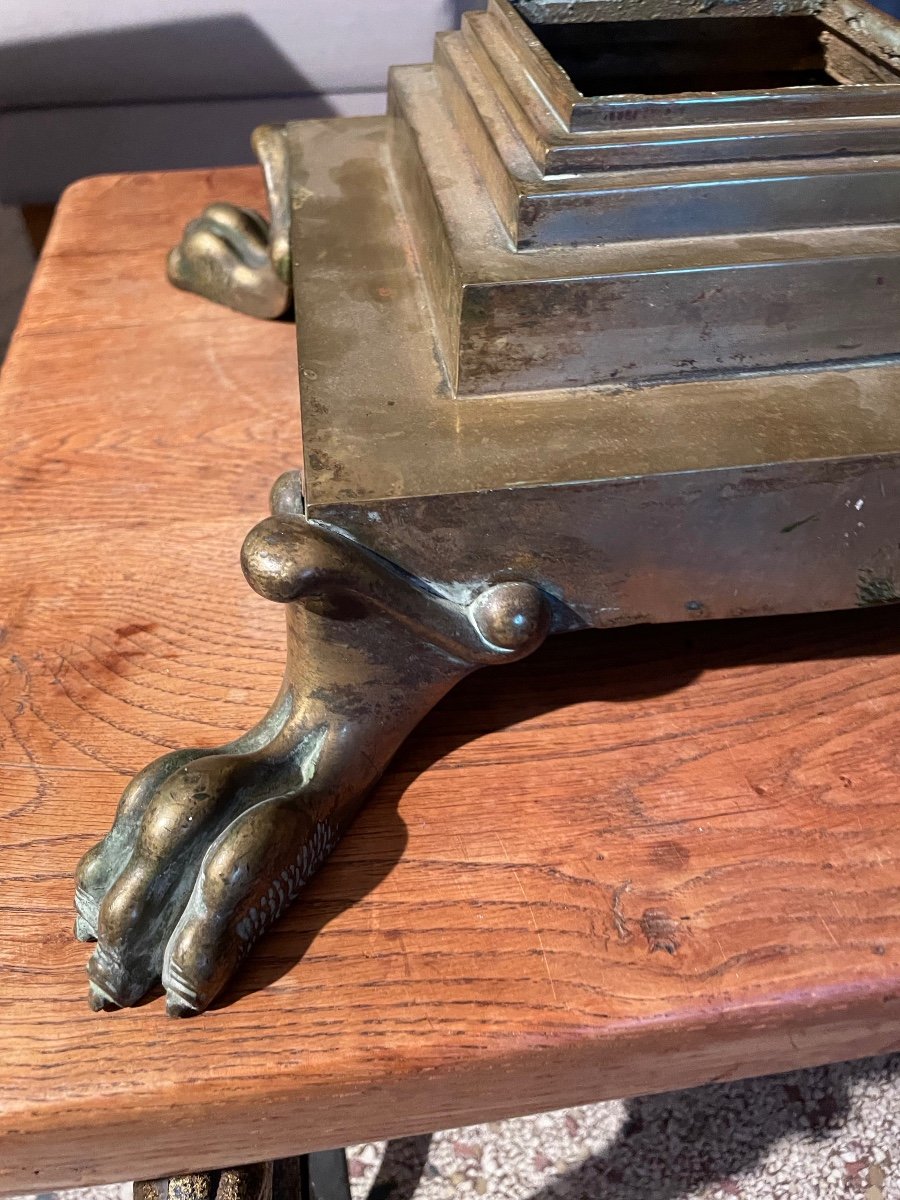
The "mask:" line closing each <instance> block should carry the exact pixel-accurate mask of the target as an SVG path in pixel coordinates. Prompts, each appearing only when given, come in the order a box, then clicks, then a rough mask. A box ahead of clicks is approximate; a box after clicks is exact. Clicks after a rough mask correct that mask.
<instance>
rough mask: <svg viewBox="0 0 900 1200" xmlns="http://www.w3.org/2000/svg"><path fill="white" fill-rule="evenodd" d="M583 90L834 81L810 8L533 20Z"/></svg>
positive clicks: (731, 88) (740, 87) (661, 92)
mask: <svg viewBox="0 0 900 1200" xmlns="http://www.w3.org/2000/svg"><path fill="white" fill-rule="evenodd" d="M530 25H531V29H532V32H533V33H534V34H535V35H536V36H537V37H538V38H539V40H540V41H541V42H542V43H543V45H544V47H545V48H546V49H547V50H548V51H549V52H550V54H551V55H552V56H553V57H554V58H555V59H556V61H557V63H559V65H560V66H561V67H562V69H563V70H564V71H565V72H566V74H567V75H568V76H569V78H570V79H571V80H572V83H573V84H574V86H575V88H576V89H577V90H578V91H579V92H581V94H582V95H583V96H592V97H593V96H615V95H641V96H665V95H677V94H678V93H683V92H723V91H724V92H735V91H751V90H752V91H758V90H762V91H769V90H772V89H776V88H787V87H809V86H822V85H823V84H825V85H836V84H838V83H839V82H841V80H839V79H838V78H836V77H835V76H834V75H833V74H831V73H830V71H829V69H828V66H829V64H828V61H827V57H826V46H825V44H824V42H823V38H822V34H823V32H825V27H824V26H823V25H822V23H821V22H820V21H818V20H816V18H815V17H811V16H790V17H686V18H679V19H669V20H655V21H648V20H644V21H640V20H638V21H592V22H571V23H559V24H542V23H536V22H535V23H530Z"/></svg>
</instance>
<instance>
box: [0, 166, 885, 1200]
mask: <svg viewBox="0 0 900 1200" xmlns="http://www.w3.org/2000/svg"><path fill="white" fill-rule="evenodd" d="M221 198H227V199H231V200H236V201H238V202H244V203H258V202H259V201H260V199H261V197H260V187H259V183H258V179H257V173H256V172H255V171H253V170H249V169H246V170H245V169H239V170H229V171H215V172H211V173H201V172H195V173H188V174H177V175H140V176H124V177H116V178H103V179H94V180H89V181H86V182H83V183H81V184H78V185H77V186H76V187H74V188H73V189H71V190H70V191H69V192H68V193H67V194H66V196H65V198H64V200H63V202H62V204H61V206H60V210H59V214H58V217H57V219H56V223H55V225H54V228H53V230H52V233H51V236H50V241H49V244H48V246H47V249H46V251H45V254H44V257H43V260H42V262H41V265H40V267H39V270H38V274H37V278H36V281H35V284H34V287H33V289H32V292H31V295H30V297H29V300H28V303H27V306H26V309H25V314H24V317H23V319H22V323H21V326H20V329H19V332H18V335H17V337H16V339H15V341H14V343H13V347H12V350H11V353H10V356H9V359H8V361H7V364H6V366H5V368H4V371H3V376H2V386H0V400H2V407H3V413H2V416H0V427H2V428H3V430H4V432H5V437H4V439H3V448H2V451H0V453H2V469H0V490H2V512H3V518H2V523H0V598H2V604H0V613H2V619H3V626H4V628H3V631H2V646H3V654H4V673H3V678H2V719H3V725H2V751H0V764H2V769H0V1192H3V1191H5V1192H10V1191H17V1190H19V1191H24V1190H28V1191H38V1190H40V1191H45V1190H47V1189H48V1188H51V1187H56V1186H60V1185H75V1184H85V1183H93V1182H100V1181H113V1180H118V1179H126V1178H132V1177H135V1176H155V1175H161V1174H164V1173H168V1172H173V1171H176V1170H179V1169H185V1168H202V1167H208V1166H223V1165H227V1164H234V1163H238V1162H243V1161H248V1160H253V1159H257V1158H261V1157H267V1156H272V1155H279V1154H286V1153H288V1152H299V1151H301V1150H304V1149H310V1148H324V1147H326V1146H332V1145H340V1144H344V1143H346V1142H348V1141H350V1140H357V1139H364V1138H375V1137H381V1136H387V1135H397V1134H402V1133H411V1132H413V1131H422V1130H426V1129H432V1128H440V1127H446V1126H448V1125H451V1124H457V1123H462V1122H468V1121H474V1120H481V1119H488V1118H494V1117H500V1116H505V1115H509V1114H515V1113H522V1112H525V1111H529V1110H538V1109H541V1108H550V1107H555V1106H558V1105H563V1104H577V1103H579V1102H582V1101H588V1100H596V1099H599V1098H602V1097H611V1096H621V1095H626V1094H630V1093H631V1094H633V1093H639V1092H646V1091H652V1090H660V1089H666V1088H672V1087H679V1086H684V1085H690V1084H697V1083H701V1082H705V1081H709V1080H718V1079H730V1078H734V1077H737V1076H741V1075H748V1074H758V1073H762V1072H766V1071H775V1070H783V1069H787V1068H791V1067H797V1066H803V1065H808V1064H813V1063H819V1062H823V1061H826V1060H831V1059H839V1058H845V1057H853V1056H858V1055H863V1054H868V1053H875V1052H880V1051H885V1050H889V1049H894V1048H896V1047H897V1046H898V1045H900V820H898V808H897V800H898V784H900V704H898V692H900V671H898V667H900V629H898V620H897V617H898V613H897V611H896V610H891V609H890V608H884V609H869V610H866V611H858V612H850V613H841V614H836V615H831V616H827V617H796V618H790V619H785V620H774V619H773V620H768V621H758V622H749V621H746V622H733V623H728V624H716V623H708V624H707V623H694V624H690V625H680V626H671V627H666V628H657V629H630V630H622V631H619V632H615V633H591V634H578V635H569V636H568V637H564V638H559V639H555V640H551V642H550V643H549V644H547V645H546V646H545V648H544V649H542V650H541V651H540V652H539V653H538V654H537V655H535V656H534V658H532V659H530V660H528V661H525V662H523V663H520V664H517V665H514V666H510V667H505V668H495V669H493V671H491V672H484V673H482V674H480V675H476V676H473V677H472V678H471V679H470V680H468V681H467V682H466V683H465V684H464V685H463V686H462V687H460V688H459V689H458V690H457V692H456V693H455V694H454V695H452V696H451V697H450V698H449V700H447V701H446V702H445V703H443V704H442V705H441V706H440V707H439V708H438V709H437V710H436V711H435V712H434V713H433V714H432V715H431V716H430V717H429V718H428V719H427V720H426V721H425V723H424V724H423V725H422V726H421V728H420V729H419V731H418V732H417V733H416V734H415V736H414V737H413V738H411V739H410V741H409V743H408V744H407V745H406V747H405V748H404V749H403V750H402V751H401V753H400V755H399V756H398V758H397V760H396V762H395V764H394V766H393V767H392V769H391V771H390V773H389V775H388V776H387V778H386V779H385V780H384V782H383V783H382V785H381V786H380V788H379V789H378V791H377V794H376V795H375V797H374V798H373V800H372V802H371V803H370V805H369V806H368V808H367V809H366V810H365V812H364V814H363V815H362V816H361V817H360V819H359V820H358V822H357V824H356V825H355V827H354V829H353V831H352V832H351V834H350V836H348V838H347V839H346V841H344V842H343V843H342V844H341V846H340V848H339V849H338V851H337V852H336V853H335V855H334V857H333V859H332V860H331V861H330V862H329V863H328V864H327V866H326V867H325V868H324V870H323V871H322V873H321V875H320V876H319V877H318V878H317V879H316V880H315V881H314V882H313V883H312V884H311V885H310V887H309V888H308V889H307V890H306V892H305V893H304V894H303V896H302V897H301V900H300V901H299V902H298V903H297V905H296V906H295V907H294V909H293V910H292V911H291V912H290V913H289V914H288V915H287V916H285V917H284V918H283V919H282V921H281V922H280V924H279V925H278V926H277V927H276V929H275V930H274V931H273V932H272V933H271V934H270V935H269V936H268V937H267V938H266V939H265V941H264V942H263V943H261V944H260V945H259V946H258V948H257V950H256V952H255V953H254V955H253V956H252V958H251V960H250V961H249V962H248V964H247V966H246V967H245V969H244V970H243V972H242V974H241V975H240V976H239V978H238V980H237V983H236V985H235V986H234V987H232V989H231V990H230V991H229V993H228V994H227V996H226V998H225V1000H224V1002H223V1003H222V1004H221V1005H220V1006H218V1007H216V1008H215V1009H213V1010H212V1011H210V1012H209V1013H207V1014H205V1015H204V1016H202V1017H199V1018H196V1019H193V1020H188V1021H174V1020H170V1019H167V1018H166V1017H165V1015H164V1011H163V1001H162V999H161V998H160V997H155V998H153V999H151V1000H150V1001H149V1002H148V1003H145V1004H143V1005H142V1006H140V1007H138V1008H136V1009H133V1010H130V1011H125V1012H114V1013H93V1012H91V1011H90V1010H89V1009H88V1007H87V1003H86V978H85V975H84V963H85V960H86V958H87V956H88V954H89V948H88V947H86V946H84V945H81V944H79V943H77V942H75V941H74V940H73V938H72V936H71V928H72V872H73V869H74V867H75V864H76V862H77V860H78V858H79V856H80V855H81V854H82V853H83V851H84V850H86V849H87V847H88V846H90V845H91V844H92V842H93V841H94V840H95V839H96V838H97V837H98V836H99V835H100V834H101V833H103V832H104V831H105V830H106V829H107V827H108V826H109V823H110V820H111V818H112V815H113V810H114V808H115V804H116V801H117V798H118V794H119V792H120V791H121V789H122V787H123V785H124V784H125V782H126V781H127V779H128V778H129V776H130V775H131V774H132V772H134V771H135V770H137V769H138V768H139V767H141V766H142V765H143V764H144V763H145V762H146V761H147V760H148V759H150V758H152V757H154V756H156V755H157V754H159V753H160V752H161V751H162V750H163V749H165V748H168V747H174V746H179V745H182V744H195V743H196V742H197V741H198V740H199V741H208V743H209V744H210V745H212V744H215V743H217V742H220V741H222V740H224V739H225V738H228V737H230V736H232V735H234V734H235V733H237V732H238V731H239V730H241V729H243V728H244V727H245V726H246V725H247V724H248V723H249V722H251V721H252V720H253V719H255V718H256V717H257V716H258V715H260V714H261V713H262V712H263V710H264V709H265V707H266V705H267V703H268V702H269V700H270V699H271V698H272V696H273V695H274V692H275V689H276V687H277V684H278V679H279V675H280V670H281V664H282V647H283V641H284V635H283V620H284V613H283V611H281V610H280V609H279V608H278V607H277V606H275V605H270V604H267V603H266V602H265V601H263V600H261V599H259V598H258V597H257V596H255V595H254V594H253V593H251V591H250V589H249V588H248V587H247V585H246V584H245V582H244V581H243V579H242V577H241V572H240V568H239V565H238V551H239V547H240V543H241V539H242V537H243V534H244V533H245V532H246V530H247V529H248V528H249V527H250V526H251V525H252V524H253V523H254V522H255V521H256V520H257V519H258V518H259V517H260V516H262V515H264V514H265V512H266V507H267V501H266V497H267V491H268V487H269V484H270V483H271V482H272V480H273V479H274V478H275V477H276V476H277V475H278V474H279V473H280V472H281V471H283V470H285V469H286V468H289V467H292V466H294V465H296V463H297V461H298V458H299V454H298V434H297V429H298V422H297V395H296V391H297V385H296V369H295V362H294V344H293V343H294V338H293V329H292V327H291V326H290V325H289V324H268V325H266V324H260V323H257V322H254V321H253V320H251V319H250V318H245V317H241V316H237V315H235V314H232V313H229V312H226V311H224V310H221V309H217V308H215V307H214V306H213V305H211V304H208V303H206V302H204V301H202V300H199V299H197V298H195V297H192V296H188V295H185V294H182V293H179V292H176V291H174V290H172V289H171V288H170V287H168V285H167V284H166V282H165V279H164V275H163V260H164V255H165V251H166V249H167V248H168V247H169V246H170V245H171V244H172V243H173V242H174V240H175V239H176V237H177V235H178V233H179V230H180V227H181V226H182V224H183V223H184V222H185V220H187V219H188V218H189V217H191V216H193V215H195V214H196V213H198V212H199V210H200V209H201V208H202V206H203V205H204V204H205V203H207V202H208V201H210V200H213V199H221Z"/></svg>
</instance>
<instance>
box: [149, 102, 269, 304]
mask: <svg viewBox="0 0 900 1200" xmlns="http://www.w3.org/2000/svg"><path fill="white" fill-rule="evenodd" d="M253 145H254V149H255V150H256V153H257V156H258V158H259V160H260V162H261V164H262V167H263V173H264V175H265V179H266V187H267V192H268V200H269V210H270V212H271V216H272V219H271V223H270V222H268V221H266V220H265V219H264V218H263V217H261V216H260V214H259V213H257V212H254V211H253V210H252V209H249V208H240V207H238V206H237V205H236V204H226V203H217V204H210V205H209V206H208V207H207V208H205V209H204V210H203V212H202V213H201V214H200V216H199V217H197V218H196V220H194V221H191V222H190V223H189V224H188V226H187V228H186V229H185V231H184V233H183V234H182V237H181V241H180V242H179V244H178V245H177V246H176V247H175V248H174V249H173V250H172V251H171V252H170V254H169V258H168V263H167V273H168V276H169V280H170V282H171V283H174V284H175V286H176V287H178V288H181V289H182V290H183V291H187V292H196V293H197V295H199V296H205V297H206V299H207V300H214V301H215V302H216V303H217V304H224V305H227V307H228V308H233V309H236V310H237V311H238V312H242V313H246V314H247V315H248V316H251V317H262V318H264V319H273V318H275V317H280V316H283V315H284V313H286V312H287V311H288V309H289V308H290V306H291V263H290V247H289V243H288V230H289V222H290V216H289V205H290V199H289V195H288V184H287V150H286V147H285V142H284V134H283V129H282V128H281V127H280V126H277V125H263V126H262V127H261V128H259V129H257V130H256V131H255V132H254V134H253Z"/></svg>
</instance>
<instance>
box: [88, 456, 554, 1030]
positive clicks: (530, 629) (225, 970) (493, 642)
mask: <svg viewBox="0 0 900 1200" xmlns="http://www.w3.org/2000/svg"><path fill="white" fill-rule="evenodd" d="M273 501H274V504H273V507H274V509H275V514H276V515H274V516H273V517H270V518H269V519H268V520H266V521H263V522H262V523H261V524H260V525H258V526H257V527H256V528H255V529H254V530H253V531H252V532H251V533H250V534H249V536H248V537H247V539H246V541H245V543H244V548H243V556H242V558H243V566H244V571H245V574H246V575H247V578H248V579H249V581H250V583H251V584H252V586H253V587H254V588H255V589H256V590H257V591H258V592H259V593H261V594H262V595H263V596H265V597H267V598H269V599H272V600H277V601H281V602H283V603H285V604H286V606H287V618H288V620H287V624H288V659H287V669H286V672H285V677H284V682H283V684H282V687H281V690H280V693H279V695H278V698H277V699H276V701H275V703H274V704H273V706H272V708H271V709H270V711H269V712H268V714H267V715H266V716H265V717H264V718H263V719H262V721H260V722H259V724H258V725H256V726H255V727H254V728H253V729H252V730H251V731H250V732H249V733H246V734H244V735H243V736H242V737H240V738H238V739H237V740H236V741H234V742H231V743H229V744H228V745H225V746H221V747H218V748H217V749H214V750H208V749H207V750H201V749H191V750H180V751H175V752H173V753H171V754H167V755H165V756H164V757H162V758H160V759H158V760H157V761H156V762H154V763H152V764H151V765H150V766H148V767H146V768H145V769H144V770H143V771H142V772H141V773H140V774H139V775H137V776H136V777H135V779H134V780H133V781H132V783H131V784H130V785H129V786H128V787H127V788H126V790H125V792H124V794H123V796H122V798H121V800H120V803H119V808H118V812H117V814H116V818H115V822H114V824H113V827H112V829H111V831H110V832H109V834H108V835H107V836H106V837H105V838H104V839H103V840H102V841H101V842H100V843H99V844H98V845H97V846H96V847H94V849H92V850H91V851H89V852H88V854H87V855H85V857H84V859H83V860H82V862H81V864H80V866H79V869H78V877H77V898H76V908H77V912H78V917H77V922H76V933H77V934H78V936H79V937H81V938H83V939H86V940H87V939H91V940H96V942H97V947H96V949H95V951H94V954H93V955H92V957H91V959H90V961H89V963H88V975H89V977H90V981H91V982H90V1000H91V1003H92V1005H93V1006H95V1007H98V1008H100V1007H106V1006H126V1005H131V1004H134V1003H136V1002H137V1001H138V1000H139V999H140V998H141V997H142V996H143V995H144V994H145V993H146V992H147V991H148V990H149V989H151V988H152V987H154V986H155V985H156V984H157V983H159V982H160V981H161V982H162V985H163V987H164V988H165V990H166V993H167V1000H168V1005H167V1007H168V1010H169V1012H170V1013H173V1014H177V1015H187V1014H190V1013H195V1012H200V1011H202V1010H203V1009H205V1008H206V1007H207V1006H208V1005H209V1004H210V1003H211V1002H212V1001H213V999H214V998H215V997H216V996H217V995H218V993H219V992H220V991H221V989H222V987H223V986H224V985H225V983H226V982H227V981H228V979H229V977H230V976H231V974H232V973H233V971H234V970H235V968H236V967H237V965H238V963H239V962H240V961H241V959H242V958H243V957H244V955H245V954H246V953H247V951H248V950H249V949H250V947H251V946H252V945H253V943H254V942H255V941H256V939H257V938H258V937H259V936H260V935H261V934H262V933H263V932H264V931H265V930H266V929H267V928H268V927H269V926H270V925H271V923H272V922H273V921H274V920H275V919H276V918H277V917H278V916H279V915H280V914H281V913H282V912H283V911H284V910H285V908H286V907H287V905H289V904H290V903H291V901H292V900H293V899H294V898H295V896H296V895H297V893H298V891H299V890H300V888H301V887H302V886H303V884H304V883H305V882H306V881H307V880H308V879H309V878H310V876H311V875H312V874H313V873H314V872H315V871H316V870H317V868H318V867H319V866H320V865H321V864H322V862H323V861H324V860H325V858H326V857H327V856H328V854H329V853H330V852H331V850H332V849H333V847H334V846H335V844H336V842H337V841H338V839H339V838H340V836H341V835H342V833H343V832H344V830H345V829H346V828H347V826H348V824H349V823H350V821H351V820H352V819H353V816H354V815H355V813H356V811H357V810H358V808H359V805H360V804H361V802H362V801H363V799H364V798H365V796H366V794H367V793H368V791H369V789H370V788H371V786H372V785H373V784H374V782H375V781H376V779H377V778H378V777H379V775H380V774H381V772H382V771H383V769H384V767H385V766H386V764H387V762H388V761H389V759H390V758H391V756H392V755H393V753H394V751H395V750H396V749H397V747H398V746H399V744H400V742H401V741H402V740H403V739H404V738H405V737H406V735H407V734H408V733H409V732H410V730H411V729H412V728H413V726H414V725H416V724H417V722H418V721H419V720H420V719H421V717H422V716H423V715H424V714H425V713H426V712H427V711H428V710H429V709H430V708H432V707H433V705H434V704H435V703H436V702H437V701H438V700H439V699H440V698H441V696H443V695H444V694H445V693H446V692H447V691H448V690H449V689H450V688H451V687H452V686H453V685H454V684H455V683H456V682H457V681H458V680H460V679H461V678H462V677H463V676H465V675H467V674H468V673H469V672H470V671H472V670H474V669H475V668H477V667H479V666H483V665H487V664H489V663H497V662H503V661H510V660H513V659H516V658H520V657H522V656H523V655H525V654H527V653H529V652H530V651H531V650H533V649H535V648H536V647H537V646H538V645H539V644H540V643H541V642H542V641H543V639H544V637H545V635H546V633H547V631H548V628H549V623H550V608H549V605H548V602H547V600H546V598H545V597H544V595H543V593H541V592H540V591H539V590H538V589H537V588H536V587H534V586H533V585H532V584H530V583H527V582H521V581H514V580H507V581H503V582H499V583H494V584H485V585H484V586H483V587H482V588H481V590H480V591H477V593H476V594H475V597H474V599H473V600H472V601H471V602H470V603H468V604H457V603H455V602H453V601H451V600H449V599H446V598H445V597H443V596H440V595H437V594H435V593H434V591H432V590H430V589H429V588H427V587H425V586H423V585H421V584H420V583H418V582H417V581H415V580H411V579H410V578H409V577H408V576H406V575H405V574H402V573H401V572H399V571H397V570H395V569H394V568H393V567H391V566H390V565H389V564H387V563H385V562H383V561H382V560H381V559H378V558H376V557H375V556H373V555H371V554H369V553H368V552H367V551H365V550H363V549H361V548H360V547H359V546H358V545H357V544H355V543H354V542H351V541H350V540H349V539H347V538H345V537H342V536H340V535H338V534H334V533H332V532H330V531H327V530H325V529H322V528H319V527H317V526H315V525H313V524H312V523H310V522H308V521H307V520H306V519H305V518H304V517H303V515H302V513H301V512H300V511H299V506H298V501H297V485H296V479H295V477H293V476H287V477H284V478H283V480H282V481H281V482H280V483H279V484H278V485H276V489H275V492H274V494H273Z"/></svg>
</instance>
